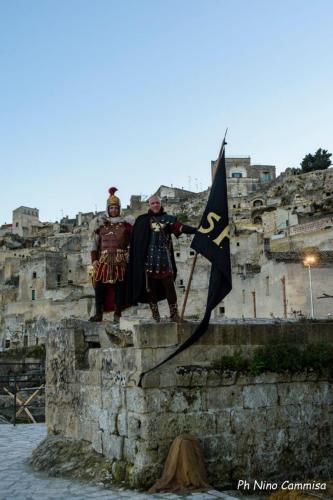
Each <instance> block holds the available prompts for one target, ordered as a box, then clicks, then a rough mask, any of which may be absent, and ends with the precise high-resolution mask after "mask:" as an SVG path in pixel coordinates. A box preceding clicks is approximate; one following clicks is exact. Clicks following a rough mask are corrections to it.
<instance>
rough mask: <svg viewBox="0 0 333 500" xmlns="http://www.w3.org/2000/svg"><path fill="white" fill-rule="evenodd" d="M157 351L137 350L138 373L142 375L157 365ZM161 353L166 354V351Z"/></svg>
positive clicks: (148, 349)
mask: <svg viewBox="0 0 333 500" xmlns="http://www.w3.org/2000/svg"><path fill="white" fill-rule="evenodd" d="M155 351H156V349H152V348H151V347H147V348H145V349H135V366H136V369H137V370H138V371H140V372H141V373H142V372H145V371H147V370H150V368H154V366H156V365H157V363H158V362H157V361H156V357H155ZM161 351H163V352H164V349H161ZM163 359H164V358H163Z"/></svg>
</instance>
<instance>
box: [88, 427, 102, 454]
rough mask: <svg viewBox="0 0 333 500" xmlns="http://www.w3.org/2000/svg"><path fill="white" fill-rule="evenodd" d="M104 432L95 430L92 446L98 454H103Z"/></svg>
mask: <svg viewBox="0 0 333 500" xmlns="http://www.w3.org/2000/svg"><path fill="white" fill-rule="evenodd" d="M102 434H103V433H102V431H99V430H96V429H95V430H94V431H93V434H92V441H91V446H92V447H93V449H94V450H95V451H96V452H97V453H101V454H102V453H103V445H102Z"/></svg>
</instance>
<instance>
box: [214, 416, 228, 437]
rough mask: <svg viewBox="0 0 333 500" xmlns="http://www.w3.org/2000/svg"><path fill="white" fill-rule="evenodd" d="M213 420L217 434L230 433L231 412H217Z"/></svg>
mask: <svg viewBox="0 0 333 500" xmlns="http://www.w3.org/2000/svg"><path fill="white" fill-rule="evenodd" d="M215 420H216V432H217V434H223V433H224V432H231V410H217V411H216V412H215Z"/></svg>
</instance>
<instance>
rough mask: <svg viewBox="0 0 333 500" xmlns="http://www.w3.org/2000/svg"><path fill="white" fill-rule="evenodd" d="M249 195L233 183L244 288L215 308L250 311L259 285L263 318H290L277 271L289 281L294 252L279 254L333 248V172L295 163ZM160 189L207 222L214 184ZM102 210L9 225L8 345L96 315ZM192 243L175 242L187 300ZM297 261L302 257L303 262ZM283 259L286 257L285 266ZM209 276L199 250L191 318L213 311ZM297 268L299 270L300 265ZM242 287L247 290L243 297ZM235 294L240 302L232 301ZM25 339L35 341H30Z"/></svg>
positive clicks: (1, 313)
mask: <svg viewBox="0 0 333 500" xmlns="http://www.w3.org/2000/svg"><path fill="white" fill-rule="evenodd" d="M236 180H237V183H238V184H239V185H241V184H242V183H245V184H246V186H247V187H246V189H248V188H249V185H248V181H249V179H248V178H244V179H243V178H240V179H236ZM234 181H235V179H233V180H232V183H234ZM229 182H231V181H229ZM245 184H244V185H245ZM251 189H252V188H251ZM239 192H241V191H239ZM239 192H237V196H233V195H232V193H231V191H230V189H229V220H230V241H231V258H232V267H233V275H234V283H235V286H234V289H233V291H232V292H231V294H230V296H229V298H227V299H226V303H227V304H228V302H229V303H230V306H229V307H227V306H226V304H222V305H221V308H220V309H218V308H217V309H216V311H215V314H216V315H217V316H219V315H220V314H221V315H222V316H223V315H224V314H225V315H227V316H229V315H231V316H232V317H235V316H236V317H242V316H244V315H245V316H247V315H248V314H249V311H250V310H251V305H250V303H249V304H247V302H249V301H250V298H249V299H247V298H246V297H250V296H251V295H250V294H251V293H252V292H253V291H254V290H255V291H256V294H257V295H258V296H260V295H261V293H264V292H263V291H264V290H266V292H265V293H266V294H267V293H269V294H270V299H269V301H267V300H265V299H264V300H263V302H262V304H261V308H259V310H258V314H259V316H262V317H269V316H270V315H271V314H273V315H275V316H280V315H281V311H280V309H281V308H280V305H279V304H280V301H281V299H280V295H281V291H280V289H279V287H278V286H277V287H274V286H272V285H273V283H276V282H279V278H278V279H277V280H276V276H274V273H275V274H276V273H278V272H282V273H283V274H281V276H280V278H282V277H283V275H286V276H288V274H290V273H289V271H288V269H290V265H289V264H288V259H285V260H283V258H277V260H274V259H273V258H274V256H276V255H277V254H279V255H280V256H281V257H283V254H286V253H288V252H298V254H299V256H301V254H302V252H303V251H304V249H306V248H314V249H317V250H318V251H320V252H321V251H325V252H327V251H329V250H330V249H332V244H333V243H332V242H333V228H332V221H333V219H332V214H333V169H328V170H323V171H316V172H310V173H308V174H301V175H293V172H292V170H290V169H289V170H287V171H286V172H284V173H283V174H281V175H280V176H279V177H278V178H276V179H275V180H273V181H271V182H269V183H266V184H265V187H263V186H261V187H260V184H258V187H257V188H256V190H255V191H247V194H246V195H244V196H239V195H238V194H239ZM157 193H159V194H160V195H161V196H162V203H163V206H164V207H165V209H166V210H167V211H168V212H169V213H172V214H175V215H177V216H178V217H179V218H180V220H182V221H183V222H184V223H188V224H191V225H194V226H197V225H199V222H200V218H201V215H202V213H203V211H204V208H205V205H206V202H207V199H208V196H209V189H207V190H205V191H202V192H199V193H194V192H189V191H185V190H181V189H177V188H172V187H171V188H169V187H167V186H161V187H160V188H159V190H157ZM146 210H147V201H144V200H142V199H141V197H140V196H134V197H132V199H131V205H130V206H129V207H127V209H125V210H124V212H125V214H130V215H134V216H137V215H139V214H140V213H144V212H146ZM94 217H95V214H93V213H88V214H82V213H79V214H78V216H77V217H76V218H75V219H68V218H65V219H63V220H62V221H60V223H59V224H57V223H54V224H52V223H45V224H43V225H41V226H38V227H37V226H34V227H33V231H30V233H31V234H33V235H32V236H31V235H30V236H29V237H25V238H24V237H21V236H19V235H16V234H12V233H9V232H8V230H9V229H8V228H9V226H6V227H4V228H3V230H1V231H2V232H1V231H0V346H1V345H2V346H4V345H5V341H6V339H7V341H11V339H12V340H14V338H15V339H17V340H15V341H17V342H23V341H27V342H28V343H34V342H37V341H38V338H39V337H40V330H38V329H35V330H34V329H33V328H31V325H33V324H39V323H40V320H41V319H43V318H44V319H46V320H52V321H58V320H60V319H61V318H63V317H70V316H72V315H75V316H77V317H81V318H85V319H87V318H88V317H89V316H90V314H92V312H93V304H94V291H93V288H92V286H91V282H90V278H89V276H88V267H89V264H90V244H91V242H90V236H91V233H92V228H93V225H94ZM28 232H29V231H28ZM30 233H29V234H30ZM190 243H191V237H188V236H182V237H181V238H179V239H178V240H174V247H175V255H176V262H177V266H178V277H177V281H176V288H177V293H178V296H179V302H180V303H181V302H182V300H183V294H184V290H185V288H186V286H187V283H188V277H189V273H190V268H191V265H192V260H193V255H194V253H193V251H192V250H191V249H190ZM272 259H273V261H272ZM296 261H297V259H296V260H295V259H294V260H293V265H295V262H296ZM299 261H300V258H299ZM270 262H271V264H269V263H270ZM277 263H278V264H277ZM281 263H284V264H283V265H284V270H283V271H282V267H283V266H282V264H281ZM268 264H269V265H268ZM288 265H289V267H288ZM327 266H328V267H327V269H326V271H324V274H325V272H326V273H327V274H326V276H327V277H330V273H331V272H332V269H331V264H330V263H329V262H328V261H327ZM263 269H266V270H265V271H263ZM267 269H269V273H273V275H272V276H271V275H270V274H267ZM316 272H317V271H315V273H316ZM209 273H210V264H209V263H208V262H207V261H206V260H205V259H203V258H201V257H199V259H198V264H197V268H196V273H195V275H194V280H193V283H192V288H191V293H190V297H189V302H188V309H187V311H186V312H187V314H188V315H190V316H191V315H192V316H197V317H199V316H200V315H201V314H202V312H203V310H204V307H205V298H206V290H207V286H208V280H209ZM263 273H265V275H264V274H263ZM318 273H319V271H318V272H317V274H318ZM291 274H292V276H294V275H295V273H294V270H293V271H292V273H291ZM298 275H299V277H300V282H299V283H298V285H297V289H296V288H294V285H293V283H294V281H290V283H289V286H288V291H289V297H288V298H287V300H288V301H289V303H288V309H289V311H290V314H292V313H291V311H292V310H295V309H297V310H302V313H303V314H307V309H308V305H307V297H306V296H305V295H304V293H303V298H304V300H303V301H300V293H299V290H300V289H301V288H303V289H307V288H308V283H307V276H306V273H303V269H302V266H301V264H299V272H298ZM318 279H320V280H321V274H320V276H319V274H318ZM316 283H317V285H318V286H319V285H320V283H318V281H316V280H314V284H315V286H316ZM287 285H288V282H287ZM319 288H320V286H319ZM319 291H320V290H319ZM324 291H325V293H328V294H330V293H331V292H333V291H332V290H328V289H327V290H326V289H325V290H324ZM240 293H241V294H242V295H241V296H239V297H238V295H239V294H240ZM237 294H238V295H237ZM319 295H320V294H319ZM244 297H245V299H244ZM244 300H245V302H244ZM235 301H236V303H237V304H238V307H237V308H235V307H233V306H232V304H234V303H235ZM268 303H269V304H270V305H269V306H268V305H267V304H268ZM296 304H297V306H296ZM324 304H325V307H323V306H324ZM319 306H320V307H319ZM268 308H269V309H268ZM257 309H258V308H257ZM330 309H331V308H330V303H329V301H326V302H324V301H321V302H320V303H319V302H318V313H319V311H320V314H321V315H327V314H329V313H330V312H331V311H330ZM219 310H220V311H221V313H219ZM223 311H224V312H223ZM132 313H133V311H132ZM165 313H166V309H165V308H164V306H162V314H165ZM134 314H135V315H139V316H140V317H147V316H149V311H148V310H147V309H146V308H145V307H141V308H139V309H136V310H135V311H134ZM288 314H289V313H288ZM229 317H230V316H229ZM24 337H28V338H27V339H26V340H24Z"/></svg>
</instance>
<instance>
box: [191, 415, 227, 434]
mask: <svg viewBox="0 0 333 500" xmlns="http://www.w3.org/2000/svg"><path fill="white" fill-rule="evenodd" d="M217 418H219V415H217V413H214V412H207V411H205V412H204V411H203V412H200V413H199V412H195V413H187V414H186V416H185V421H184V426H185V427H184V432H187V433H188V434H191V435H192V436H195V437H196V436H197V437H198V438H202V437H203V436H205V435H207V434H211V435H213V434H215V433H216V428H217ZM221 420H222V418H221ZM221 420H220V422H221Z"/></svg>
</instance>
